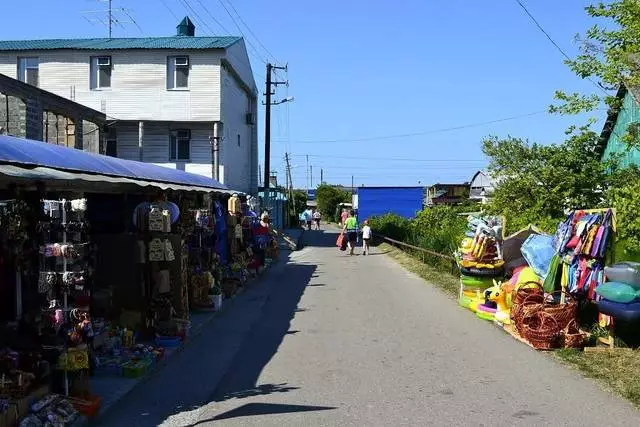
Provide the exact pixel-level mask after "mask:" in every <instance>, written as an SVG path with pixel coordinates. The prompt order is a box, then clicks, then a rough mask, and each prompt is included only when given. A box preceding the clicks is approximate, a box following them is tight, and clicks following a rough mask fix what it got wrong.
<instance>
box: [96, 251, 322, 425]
mask: <svg viewBox="0 0 640 427" xmlns="http://www.w3.org/2000/svg"><path fill="white" fill-rule="evenodd" d="M289 255H290V254H286V255H285V253H282V256H281V259H280V261H278V263H277V264H276V265H275V266H273V267H272V268H271V269H270V270H269V271H268V272H267V273H266V275H265V277H263V278H262V279H260V280H258V281H257V282H255V283H250V284H249V285H248V286H247V289H246V291H245V292H244V293H243V294H242V295H240V296H238V297H236V298H235V299H234V300H233V302H232V303H231V304H230V305H229V306H228V308H225V309H224V310H223V312H222V313H220V314H219V315H218V316H217V317H216V318H214V319H213V321H212V322H211V324H209V325H207V326H206V327H204V328H203V331H202V334H201V335H199V336H197V337H195V338H193V339H192V340H191V341H190V342H189V343H188V344H187V346H185V348H184V349H183V350H182V351H181V352H180V353H179V354H176V355H174V356H173V357H171V358H170V359H169V360H168V361H167V363H166V365H165V366H164V367H163V368H162V369H161V370H160V371H158V372H156V373H155V374H154V375H152V376H151V377H149V378H148V379H147V380H146V381H145V383H144V384H141V385H138V386H137V387H136V388H135V389H134V390H133V391H132V392H131V393H129V394H128V395H127V396H126V397H124V398H123V399H121V400H120V401H119V403H118V405H117V406H116V407H114V408H113V410H111V411H109V412H108V413H107V414H105V416H104V417H101V418H100V419H99V420H96V422H95V423H93V424H94V425H100V426H114V427H115V426H122V425H129V426H145V427H146V426H158V425H161V424H163V422H169V423H170V424H172V423H175V422H178V424H180V425H188V424H191V423H193V422H195V421H196V420H197V416H198V413H199V408H202V407H203V406H205V405H210V404H212V405H215V402H222V401H225V400H228V399H234V400H238V406H239V408H236V409H237V410H235V412H233V413H232V414H229V416H228V417H229V418H230V417H234V418H236V417H239V416H249V415H257V414H258V413H268V412H265V411H268V410H275V411H283V408H279V409H273V408H272V409H269V408H268V407H262V408H259V407H255V406H249V407H245V408H244V409H241V407H242V405H243V403H242V399H245V398H248V397H252V396H258V395H268V394H272V393H287V392H289V391H292V390H295V389H296V386H295V384H293V385H288V384H257V381H258V378H259V375H260V373H261V372H262V370H263V369H264V367H265V366H266V365H267V364H268V363H269V362H270V360H271V359H272V358H273V356H274V355H275V354H276V353H277V351H278V348H279V346H280V344H281V343H282V340H283V339H284V337H286V336H295V332H297V331H292V330H291V329H290V325H291V320H292V319H293V318H294V316H295V315H296V313H297V312H303V311H305V309H304V308H299V307H298V303H299V301H300V298H301V297H302V295H303V293H304V291H305V289H306V287H307V285H308V284H309V282H310V281H311V277H312V276H313V275H314V273H315V272H316V269H317V266H316V265H314V264H310V263H305V264H297V263H293V262H288V260H289ZM281 264H283V265H281ZM320 408H321V407H320ZM293 410H295V408H293V407H291V408H288V409H287V411H293ZM307 410H312V409H307ZM318 410H319V409H318ZM285 412H286V411H285ZM243 414H244V415H243Z"/></svg>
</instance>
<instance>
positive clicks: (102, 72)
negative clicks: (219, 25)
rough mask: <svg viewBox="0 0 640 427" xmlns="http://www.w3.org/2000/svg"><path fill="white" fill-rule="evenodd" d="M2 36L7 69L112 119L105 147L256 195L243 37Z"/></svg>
mask: <svg viewBox="0 0 640 427" xmlns="http://www.w3.org/2000/svg"><path fill="white" fill-rule="evenodd" d="M177 28H178V32H177V35H176V36H172V37H151V38H111V39H108V38H106V39H76V40H23V41H0V73H2V74H5V75H7V76H10V77H13V78H17V79H19V80H22V81H24V82H26V83H29V84H32V85H35V86H38V87H40V88H42V89H45V90H47V91H50V92H53V93H55V94H58V95H61V96H64V97H67V98H69V99H71V100H73V101H76V102H78V103H80V104H84V105H86V106H88V107H91V108H93V109H95V110H98V111H102V112H103V113H105V114H106V115H107V117H108V118H109V126H108V129H107V130H105V131H104V137H103V144H102V152H103V153H104V154H108V155H111V156H116V157H119V158H123V159H130V160H139V161H144V162H149V163H154V164H157V165H161V166H166V167H171V168H177V169H181V170H185V171H187V172H193V173H198V174H201V175H205V176H208V177H213V178H215V177H216V171H215V170H214V167H213V166H214V157H215V156H214V150H215V147H216V146H217V144H215V143H214V142H215V141H216V139H217V138H219V139H217V140H218V141H219V142H220V143H219V151H218V153H217V154H218V157H219V168H218V170H217V177H218V179H219V180H220V181H221V182H223V183H224V184H226V185H227V186H229V188H232V189H235V190H239V191H243V192H246V193H249V194H255V193H256V192H257V186H258V176H257V170H258V164H257V162H258V145H257V144H258V135H257V120H256V119H257V89H256V84H255V81H254V78H253V72H252V70H251V64H250V62H249V58H248V55H247V51H246V47H245V44H244V40H243V39H242V38H241V37H231V36H228V37H195V26H194V25H193V23H192V22H191V21H190V20H189V18H188V17H186V18H185V19H184V20H183V21H182V22H181V23H180V24H179V25H178V27H177Z"/></svg>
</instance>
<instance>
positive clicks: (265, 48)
mask: <svg viewBox="0 0 640 427" xmlns="http://www.w3.org/2000/svg"><path fill="white" fill-rule="evenodd" d="M227 3H228V4H229V6H231V9H233V11H234V12H235V13H236V15H237V16H238V19H239V20H240V22H242V24H243V25H244V26H245V28H246V29H247V30H249V33H250V34H251V35H252V36H253V38H255V39H256V41H257V42H258V44H259V45H260V46H262V49H264V51H265V52H266V53H267V55H269V56H271V58H273V60H274V62H276V63H277V62H279V61H278V60H277V58H276V57H275V55H274V54H272V53H271V52H270V51H269V49H267V47H266V46H265V45H264V44H262V42H261V41H260V39H259V38H258V36H256V35H255V33H254V32H253V31H252V30H251V27H250V26H248V25H247V23H246V22H245V21H244V19H242V16H241V15H240V13H239V12H238V9H236V8H235V6H234V5H233V3H232V2H231V1H227Z"/></svg>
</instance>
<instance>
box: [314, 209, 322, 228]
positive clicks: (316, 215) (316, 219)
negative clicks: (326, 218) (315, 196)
mask: <svg viewBox="0 0 640 427" xmlns="http://www.w3.org/2000/svg"><path fill="white" fill-rule="evenodd" d="M321 218H322V215H320V211H317V210H316V211H314V212H313V222H314V223H315V227H316V230H320V219H321Z"/></svg>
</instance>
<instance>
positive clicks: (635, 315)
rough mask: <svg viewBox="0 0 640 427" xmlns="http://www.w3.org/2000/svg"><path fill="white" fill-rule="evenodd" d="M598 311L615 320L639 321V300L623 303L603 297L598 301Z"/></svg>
mask: <svg viewBox="0 0 640 427" xmlns="http://www.w3.org/2000/svg"><path fill="white" fill-rule="evenodd" d="M598 311H600V313H602V314H606V315H609V316H611V317H613V318H614V319H616V320H618V319H619V320H622V321H625V322H637V321H640V302H632V303H628V304H625V303H621V302H614V301H607V300H605V299H603V300H600V301H598Z"/></svg>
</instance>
